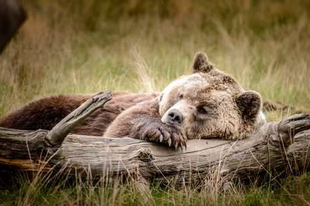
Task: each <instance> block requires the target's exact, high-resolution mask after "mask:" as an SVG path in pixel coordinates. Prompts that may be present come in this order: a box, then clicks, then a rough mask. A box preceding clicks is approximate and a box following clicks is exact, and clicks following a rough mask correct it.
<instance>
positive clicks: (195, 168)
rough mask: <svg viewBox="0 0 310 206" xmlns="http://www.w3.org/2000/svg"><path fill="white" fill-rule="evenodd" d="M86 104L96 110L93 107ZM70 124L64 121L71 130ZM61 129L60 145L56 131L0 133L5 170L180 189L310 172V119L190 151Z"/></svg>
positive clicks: (192, 146) (193, 145) (193, 143)
mask: <svg viewBox="0 0 310 206" xmlns="http://www.w3.org/2000/svg"><path fill="white" fill-rule="evenodd" d="M91 102H93V103H94V104H96V101H91ZM84 105H88V106H90V107H91V108H95V107H93V106H91V105H92V104H91V103H89V104H84ZM81 107H83V106H81ZM79 109H80V108H78V109H77V110H79ZM83 110H84V111H85V107H84V109H83ZM88 111H93V110H92V109H89V110H88ZM74 113H75V114H77V113H76V111H75V112H74ZM86 113H87V112H86ZM86 113H82V116H83V117H85V116H87V114H86ZM90 113H91V112H90ZM70 115H71V114H70ZM73 116H74V117H78V116H76V115H71V117H73ZM68 119H70V118H66V119H65V120H63V121H62V122H65V123H66V124H69V126H67V127H70V128H72V125H71V123H72V122H71V123H70V121H67V120H68ZM78 119H79V118H78ZM68 122H69V123H68ZM73 122H74V121H73ZM57 127H58V128H62V129H61V130H62V131H65V132H57V133H56V134H57V135H55V136H56V137H57V138H55V142H56V144H50V142H51V140H50V139H51V137H53V135H52V134H51V132H52V131H53V130H51V132H49V131H44V130H38V131H20V130H12V129H5V128H0V169H1V165H2V166H10V169H12V168H14V169H15V170H18V171H21V170H24V171H50V170H54V171H62V172H68V173H69V174H70V175H81V176H85V177H92V178H107V177H114V176H117V175H129V176H130V175H133V176H139V177H141V178H142V179H143V180H148V181H154V180H156V181H158V180H159V181H161V182H164V183H175V184H178V185H180V184H181V185H183V184H190V183H195V184H196V183H199V182H203V181H204V180H205V179H206V178H210V176H212V175H213V177H214V178H216V179H219V180H220V179H225V180H227V181H231V180H233V179H240V178H241V179H242V178H248V177H250V178H251V177H256V176H257V174H260V173H271V172H273V171H276V172H278V173H282V172H284V171H286V170H287V169H289V170H290V171H291V172H296V171H298V170H300V171H307V170H309V169H310V168H309V162H310V157H309V155H308V154H310V153H309V152H310V151H309V150H310V147H309V146H310V118H309V115H305V114H298V115H293V116H291V117H289V118H287V119H285V120H283V121H279V122H270V123H267V124H265V125H264V126H263V127H261V128H260V129H259V130H258V131H257V132H256V133H255V134H254V135H252V136H251V137H249V138H247V139H244V140H238V141H227V140H218V139H210V140H198V139H197V140H189V141H188V145H187V150H186V151H175V150H174V149H171V148H168V147H166V146H163V145H160V144H159V143H150V142H146V141H143V140H137V139H131V138H126V137H124V138H101V137H94V136H83V135H72V134H69V135H68V136H67V137H66V138H65V139H64V137H63V136H66V135H67V133H68V131H69V130H68V129H66V126H62V123H61V124H60V125H58V126H57ZM58 134H62V135H58ZM47 139H49V140H48V141H47ZM52 139H53V138H52ZM63 139H64V141H63V142H62V140H63ZM59 142H62V144H61V146H60V145H59ZM6 168H7V167H6Z"/></svg>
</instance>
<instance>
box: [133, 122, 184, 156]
mask: <svg viewBox="0 0 310 206" xmlns="http://www.w3.org/2000/svg"><path fill="white" fill-rule="evenodd" d="M138 128H139V129H138ZM138 128H137V129H138V131H136V133H134V134H135V137H136V138H139V139H144V140H147V141H151V142H158V143H161V144H165V145H167V146H168V147H174V148H175V149H176V150H178V149H179V148H180V149H181V150H184V149H186V141H187V138H186V137H185V136H184V135H183V134H182V133H181V132H180V131H179V130H178V129H177V128H174V127H171V126H169V125H166V124H164V123H162V122H156V121H155V122H152V123H149V124H144V125H140V127H138Z"/></svg>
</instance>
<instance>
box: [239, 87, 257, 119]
mask: <svg viewBox="0 0 310 206" xmlns="http://www.w3.org/2000/svg"><path fill="white" fill-rule="evenodd" d="M236 103H237V106H238V108H239V109H240V111H241V114H242V117H243V119H244V120H245V121H250V122H255V121H256V118H257V116H258V115H259V112H260V110H261V107H262V97H261V96H260V94H259V93H257V92H254V91H246V92H243V93H242V94H241V95H239V96H238V97H237V98H236Z"/></svg>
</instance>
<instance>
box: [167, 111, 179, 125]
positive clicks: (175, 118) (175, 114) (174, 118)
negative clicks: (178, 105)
mask: <svg viewBox="0 0 310 206" xmlns="http://www.w3.org/2000/svg"><path fill="white" fill-rule="evenodd" d="M168 119H169V121H170V122H171V123H179V124H181V123H182V122H183V115H182V114H181V112H179V111H178V110H176V109H172V110H171V111H169V113H168Z"/></svg>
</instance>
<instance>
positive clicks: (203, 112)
mask: <svg viewBox="0 0 310 206" xmlns="http://www.w3.org/2000/svg"><path fill="white" fill-rule="evenodd" d="M197 111H198V112H199V113H200V114H208V113H209V110H208V109H206V108H205V107H202V106H200V107H198V108H197Z"/></svg>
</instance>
